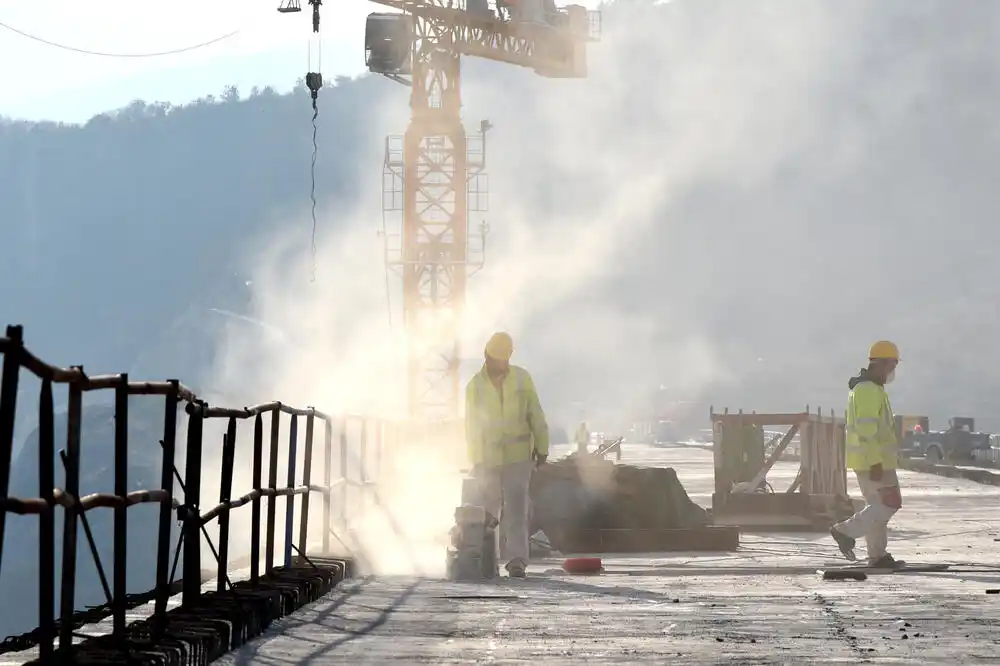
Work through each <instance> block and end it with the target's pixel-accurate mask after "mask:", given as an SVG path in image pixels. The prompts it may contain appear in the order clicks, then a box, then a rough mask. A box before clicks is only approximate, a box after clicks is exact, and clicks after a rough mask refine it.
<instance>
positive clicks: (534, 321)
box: [206, 0, 930, 575]
mask: <svg viewBox="0 0 1000 666" xmlns="http://www.w3.org/2000/svg"><path fill="white" fill-rule="evenodd" d="M888 4H893V5H894V6H897V5H898V6H899V7H902V5H901V4H899V3H888ZM878 6H881V3H880V5H878ZM874 7H876V5H875V4H865V3H859V2H842V3H833V2H798V3H787V2H770V1H765V0H761V1H758V2H753V3H741V2H721V1H713V0H702V1H699V2H686V1H675V2H671V3H667V4H653V3H644V2H622V3H617V4H615V5H613V6H611V7H609V8H606V11H605V15H604V24H605V25H604V36H603V41H602V43H600V44H596V45H593V46H592V47H591V49H590V76H589V78H588V79H586V80H584V81H556V80H546V79H538V78H535V77H533V75H532V74H531V73H529V72H523V71H514V70H512V69H510V68H504V67H501V66H496V65H493V64H482V63H470V64H467V66H466V69H465V76H464V81H463V85H464V92H463V98H464V103H465V108H464V117H465V120H466V125H467V127H469V128H470V131H471V128H474V127H475V126H476V125H477V121H478V120H479V119H480V118H489V119H490V120H491V122H492V123H493V124H494V126H495V128H496V129H494V130H492V131H491V133H490V135H489V138H488V141H489V148H488V151H489V152H488V160H489V164H488V171H489V173H490V174H491V184H490V189H491V209H492V210H491V211H490V213H489V215H488V217H487V218H486V219H488V221H489V223H490V225H491V230H492V231H491V234H490V236H489V243H488V247H487V257H486V265H485V267H484V269H483V270H482V272H480V273H479V274H477V275H476V276H475V277H474V278H473V279H472V280H471V282H470V286H469V296H468V306H467V312H466V319H465V322H464V329H463V335H462V339H463V346H464V349H465V350H466V352H465V353H464V357H465V363H464V364H463V380H465V379H467V378H468V377H469V376H470V375H471V373H472V372H474V371H475V370H476V369H477V367H478V364H479V357H480V354H481V352H480V350H481V349H482V344H483V342H484V340H485V339H486V338H487V336H488V335H489V334H490V333H491V332H492V331H494V330H497V329H503V330H507V331H509V332H511V333H512V335H513V337H514V340H515V347H516V352H515V357H514V362H515V363H518V364H520V365H523V366H525V367H527V368H528V369H529V370H530V371H531V372H532V373H533V375H534V376H535V379H536V383H537V384H538V386H539V388H540V391H541V398H542V401H543V404H544V405H545V407H546V409H547V411H548V413H549V419H550V422H551V423H552V424H554V425H555V424H561V425H564V426H566V427H569V428H572V425H573V424H574V423H575V421H576V420H577V419H578V418H580V417H581V416H585V417H586V418H587V419H588V420H589V421H590V422H591V423H592V425H601V424H602V423H603V424H606V426H607V427H608V428H609V429H610V428H624V427H626V426H627V423H628V420H629V419H630V418H632V416H633V415H635V414H636V411H635V410H637V409H639V408H640V407H641V406H642V405H643V401H644V400H645V399H646V394H647V393H648V392H649V389H650V388H652V387H655V386H658V385H664V384H665V385H667V387H668V388H669V390H670V391H671V392H672V395H673V396H674V399H678V400H684V399H698V398H704V397H705V394H706V392H707V391H708V390H709V389H711V390H712V391H713V395H714V396H722V398H723V399H728V400H734V401H737V403H738V404H733V405H731V406H733V407H746V408H748V409H757V410H758V411H767V410H768V409H769V408H772V409H775V411H777V410H779V409H782V410H783V411H784V410H787V409H788V408H791V409H795V408H798V407H801V406H802V405H803V404H804V403H806V402H810V401H812V404H814V405H815V404H817V403H819V404H839V400H841V399H842V393H843V385H844V383H845V381H846V377H847V373H849V372H851V371H853V370H854V369H855V368H856V366H857V364H858V361H859V359H860V358H861V356H862V354H861V353H860V352H858V351H857V350H860V349H862V348H864V347H865V346H867V344H868V342H869V341H870V339H871V338H873V337H894V336H896V337H898V336H901V335H902V334H903V332H904V329H903V328H901V325H900V321H899V319H898V317H897V318H894V317H893V316H892V314H891V313H892V310H891V309H890V310H889V312H887V311H885V310H883V311H879V313H878V315H876V316H873V317H872V318H871V319H870V321H868V322H867V326H866V327H861V328H857V327H851V326H849V325H848V323H849V320H850V317H851V316H852V315H853V314H854V313H856V312H857V308H858V307H866V306H867V307H873V306H874V305H877V304H880V303H884V300H885V299H884V294H883V293H882V292H881V291H880V290H878V289H876V290H874V291H873V290H872V289H870V288H865V287H864V285H865V284H868V281H869V280H870V279H871V278H872V277H873V276H877V277H884V276H886V275H887V274H888V271H889V269H888V267H885V266H883V265H881V264H880V263H879V259H880V257H882V256H884V252H885V250H884V249H880V243H884V242H885V239H886V238H890V237H891V234H889V232H887V231H885V230H884V229H875V228H870V227H869V226H868V224H867V223H862V222H861V221H860V220H862V219H865V218H868V217H871V216H873V215H875V216H877V215H879V214H883V213H885V212H886V210H887V208H886V204H885V201H884V200H883V199H884V197H885V193H884V192H879V191H868V192H866V191H864V189H863V187H862V186H863V184H864V182H863V181H864V177H863V176H864V174H865V173H866V170H867V169H868V166H869V165H868V163H869V162H870V161H871V160H873V159H874V158H873V157H872V156H871V154H870V152H869V146H870V145H871V142H873V141H875V140H876V139H877V138H879V136H881V137H882V139H883V140H884V141H886V142H888V141H889V140H890V139H891V138H892V137H891V136H890V134H891V132H890V129H891V128H892V127H893V124H894V123H895V122H896V121H897V120H898V119H900V118H906V117H908V116H907V114H909V113H910V112H911V111H912V102H913V100H914V99H915V98H917V97H919V95H921V94H923V93H924V92H926V86H927V80H928V77H929V76H930V75H926V76H925V75H923V74H921V73H920V72H917V71H911V70H906V71H907V72H909V74H911V76H900V77H899V78H898V79H896V78H893V77H891V76H888V77H887V76H886V72H878V71H876V69H875V67H876V65H873V64H872V63H873V62H876V61H873V60H872V58H874V57H875V56H876V55H877V54H878V53H879V51H878V48H881V46H880V45H882V44H883V41H884V40H882V36H884V34H888V33H889V32H891V31H892V27H891V26H892V22H893V21H894V20H896V19H897V18H898V17H897V16H895V14H893V12H889V11H885V12H882V14H881V15H880V16H881V18H880V20H879V21H875V22H869V19H871V14H872V12H873V11H874V9H873V8H874ZM902 11H903V10H901V9H900V10H899V12H902ZM914 12H917V10H914ZM918 19H919V17H918ZM872 54H875V55H872ZM894 71H897V72H901V71H902V70H901V69H898V70H894ZM889 73H890V74H891V73H892V72H891V71H890V72H889ZM386 85H387V86H388V85H391V84H389V83H386ZM890 91H892V92H894V93H895V95H893V94H891V93H890ZM855 93H856V95H857V100H856V101H845V99H851V95H852V94H855ZM876 93H877V95H876ZM396 95H397V97H396V98H395V101H396V105H397V107H398V108H395V107H394V108H393V109H386V110H385V111H384V113H383V114H382V115H381V117H380V118H379V119H378V121H377V122H373V124H372V126H371V127H365V128H359V131H362V132H366V133H369V134H370V136H371V143H372V145H373V146H378V145H380V142H381V137H382V135H383V134H385V133H401V132H402V131H403V129H404V128H405V120H406V117H405V111H406V104H405V97H404V96H403V95H402V94H401V93H396ZM880 99H881V100H885V99H891V100H893V103H892V104H882V105H879V103H878V100H880ZM859 105H861V107H865V105H868V107H867V108H869V109H870V108H873V107H874V108H877V111H874V112H873V111H870V110H869V111H867V112H864V111H862V112H858V111H857V109H858V107H859ZM866 113H867V114H868V115H866ZM872 113H875V114H877V116H878V117H877V119H875V120H873V119H872V118H871V114H872ZM879 132H882V134H878V133H879ZM876 135H878V136H876ZM886 145H892V144H886ZM894 163H897V162H894ZM359 169H364V170H366V171H370V172H371V173H372V182H373V191H372V192H368V193H362V194H361V195H359V199H358V200H360V201H378V191H377V190H375V189H374V187H377V184H378V172H379V169H380V154H379V152H378V151H376V150H374V149H373V151H372V153H371V155H370V156H368V159H365V160H361V161H360V162H359ZM859 173H860V174H862V175H861V176H859V175H858V174H859ZM867 173H868V175H872V176H873V174H874V172H871V171H870V170H868V172H867ZM900 174H901V177H902V176H905V172H903V171H901V172H900ZM913 178H914V183H915V184H925V181H924V180H923V179H922V178H923V175H922V174H919V177H918V176H913ZM859 179H860V180H859ZM879 182H881V183H883V184H884V183H885V182H886V181H885V180H884V179H881V180H879ZM886 191H888V190H886ZM342 205H343V204H342V202H327V205H325V206H323V207H322V210H323V211H324V212H323V215H322V220H321V229H323V230H324V231H323V233H322V235H321V237H320V246H319V248H318V253H317V258H316V264H317V280H316V282H315V283H310V282H308V279H307V275H308V265H309V263H310V261H311V258H310V256H309V252H308V250H307V249H306V250H304V249H303V243H301V242H300V241H301V240H302V239H301V238H298V237H296V239H294V242H290V241H287V239H288V235H287V234H282V235H280V236H279V235H277V234H276V237H275V238H268V239H262V242H261V243H260V245H259V246H258V247H257V248H255V249H254V251H253V252H251V256H252V257H253V260H254V261H253V265H254V266H255V269H254V275H253V292H254V302H255V310H254V316H255V317H257V318H259V320H260V322H261V324H262V326H264V325H266V326H268V327H277V328H279V329H280V330H281V331H282V332H283V336H284V337H285V338H286V340H285V341H284V342H282V343H276V342H275V340H274V336H273V335H272V336H268V335H265V334H263V333H262V330H260V329H261V328H262V327H253V326H250V327H247V326H245V325H236V323H235V322H234V323H233V324H232V325H227V326H226V327H225V332H224V333H223V335H221V336H220V339H219V340H218V352H219V355H218V361H217V363H216V365H215V367H214V368H213V371H212V373H211V377H210V382H209V383H210V384H211V386H212V387H213V390H214V391H215V393H216V394H217V401H218V402H220V403H223V404H234V403H246V404H250V403H254V402H260V401H263V400H269V399H274V398H280V399H281V400H283V401H286V402H288V403H289V404H294V405H296V406H304V405H307V404H308V405H315V406H316V407H317V408H320V409H322V410H324V411H328V412H331V413H339V412H340V411H349V412H359V413H369V414H381V415H386V416H389V417H390V418H392V417H398V416H399V415H400V414H401V413H402V411H403V406H404V402H403V401H404V393H405V377H406V374H405V366H404V362H405V358H404V349H405V344H404V343H405V338H404V333H403V331H402V330H401V326H400V321H401V318H400V314H399V298H400V288H399V284H398V281H397V280H395V279H390V280H389V284H388V301H387V284H386V276H385V273H384V266H383V255H382V240H381V239H380V238H378V237H377V236H376V233H375V231H376V229H377V228H378V227H379V224H378V216H379V212H378V210H377V209H376V210H371V209H370V208H368V207H365V206H361V207H360V208H358V209H355V210H349V211H348V210H343V209H342V208H341V206H342ZM903 208H905V207H900V208H899V209H898V210H896V211H895V212H894V213H893V215H901V214H902V213H901V212H900V211H902V210H903ZM478 222H479V219H478V216H471V219H470V223H471V225H472V226H473V227H475V225H476V224H478ZM293 223H294V224H300V223H302V220H301V219H299V220H294V221H287V224H293ZM894 224H897V223H896V222H894ZM838 225H839V226H838ZM897 227H898V224H897ZM330 230H334V231H330ZM279 237H280V238H285V239H286V241H284V243H283V242H280V241H278V240H277V238H279ZM860 266H863V267H865V268H864V269H861V268H859V267H860ZM863 270H867V271H869V272H868V273H867V274H866V273H864V272H863ZM835 285H836V286H835ZM856 292H857V295H855V293H856ZM390 312H391V313H392V321H393V325H392V326H390V317H389V313H390ZM908 335H909V337H908V338H904V342H903V343H902V344H903V346H904V349H905V348H906V345H907V342H905V340H910V343H909V344H911V347H916V346H918V345H917V344H915V341H914V340H913V334H912V333H908ZM817 343H823V344H826V343H829V345H828V346H827V347H826V348H825V349H824V350H823V352H822V353H817V352H816V351H815V350H814V349H813V348H812V347H813V346H814V345H815V344H817ZM901 379H902V376H901ZM792 380H794V381H792ZM900 383H901V384H902V383H903V382H900ZM823 400H827V402H826V403H822V401H823ZM213 401H214V400H213ZM244 427H246V426H244ZM283 428H287V425H285V426H283ZM283 432H284V433H287V429H284V430H283ZM302 432H303V425H302V424H301V423H300V424H299V433H300V436H301V433H302ZM283 436H284V435H283ZM352 443H353V445H352V448H351V452H352V460H353V462H352V463H351V464H352V465H353V466H355V468H356V466H357V465H358V464H359V463H358V462H357V456H358V451H359V449H358V446H357V440H356V439H354V440H353V441H352ZM450 444H451V445H452V446H453V448H460V444H458V443H456V442H454V441H451V442H450ZM284 446H285V445H284V444H283V453H282V457H283V456H284ZM440 449H441V447H440V446H439V444H437V443H424V442H417V441H415V440H413V439H411V440H410V442H409V446H406V447H396V448H394V449H393V450H389V449H388V448H387V449H386V450H385V451H384V455H383V458H382V462H381V472H380V473H379V479H378V480H379V493H380V497H379V498H378V501H377V502H376V500H375V499H374V498H373V497H371V496H370V495H368V496H366V497H367V499H365V500H363V502H364V503H365V511H366V513H365V515H366V516H367V519H366V520H364V521H362V522H360V523H354V527H355V530H356V534H355V535H354V536H353V537H351V535H338V536H340V537H341V538H343V539H344V540H345V541H352V540H353V544H352V547H355V548H357V547H359V546H360V548H362V549H363V550H364V551H365V552H367V553H368V554H370V557H371V558H372V562H371V564H372V567H373V568H374V569H375V570H376V571H379V572H382V573H408V572H414V571H416V572H419V573H424V574H429V575H438V574H440V573H441V571H442V569H443V562H444V556H443V546H444V541H443V539H444V535H445V532H446V530H447V528H448V526H449V525H450V524H451V521H452V512H453V509H454V507H455V505H456V504H457V501H458V496H459V485H460V473H459V471H458V469H459V468H460V467H461V463H458V462H456V460H454V459H451V458H449V457H448V456H446V455H441V454H440V453H439V452H440ZM300 451H301V446H300ZM366 464H368V463H366ZM371 464H372V465H374V464H375V463H374V462H372V463H371ZM241 474H242V475H244V478H242V479H238V480H237V483H236V487H245V486H248V485H249V469H248V465H242V464H241V465H240V467H239V469H238V475H241ZM319 474H321V472H319ZM206 478H212V475H211V474H207V473H206ZM281 478H283V476H282V477H281ZM359 496H360V494H359ZM316 497H318V496H316ZM317 502H318V500H314V503H313V506H315V505H316V503H317ZM353 502H354V504H353V505H352V506H355V507H357V510H358V511H361V510H362V507H360V506H359V505H360V503H362V500H361V499H358V498H355V499H354V500H353ZM278 514H279V521H280V517H281V516H282V515H283V507H282V506H281V505H280V504H279V510H278ZM234 517H235V516H234ZM311 522H312V521H311ZM235 528H236V526H235V525H234V529H235ZM321 536H322V535H321V531H320V530H319V528H318V527H317V528H316V529H314V530H313V533H311V534H310V540H311V541H315V540H317V539H320V538H321ZM279 552H280V551H279Z"/></svg>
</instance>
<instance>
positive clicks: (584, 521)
mask: <svg viewBox="0 0 1000 666" xmlns="http://www.w3.org/2000/svg"><path fill="white" fill-rule="evenodd" d="M531 499H532V531H533V532H534V531H535V530H539V529H540V530H542V531H543V532H544V533H545V534H546V535H548V536H549V538H550V539H551V540H552V545H553V546H554V547H555V548H557V549H561V548H560V543H559V541H561V539H560V535H565V534H567V533H571V532H579V531H581V530H670V529H690V528H699V527H705V526H707V525H710V524H711V517H710V515H709V513H708V512H707V511H706V510H705V509H703V508H701V507H700V506H698V505H697V504H695V503H694V502H692V501H691V499H690V498H689V497H688V495H687V492H685V490H684V487H683V486H682V485H681V483H680V481H679V480H678V479H677V473H676V472H675V471H674V470H673V469H672V468H669V467H637V466H633V465H621V464H618V465H616V464H614V463H612V462H610V461H606V460H604V459H603V458H598V457H595V456H590V455H583V456H581V455H576V454H574V455H572V456H570V457H568V458H564V459H561V460H557V461H554V462H551V463H549V464H547V465H543V466H542V467H541V468H539V469H538V470H537V471H536V473H535V475H534V477H533V478H532V482H531Z"/></svg>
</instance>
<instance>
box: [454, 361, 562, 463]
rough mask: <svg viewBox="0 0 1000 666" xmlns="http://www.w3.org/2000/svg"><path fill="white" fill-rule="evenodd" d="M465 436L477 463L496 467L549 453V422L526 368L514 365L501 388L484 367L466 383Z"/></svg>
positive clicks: (471, 456)
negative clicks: (537, 454) (546, 419)
mask: <svg viewBox="0 0 1000 666" xmlns="http://www.w3.org/2000/svg"><path fill="white" fill-rule="evenodd" d="M465 440H466V444H467V446H468V453H469V461H470V462H471V463H472V464H473V465H480V464H481V465H486V466H487V467H495V466H498V465H506V464H510V463H514V462H520V461H523V460H531V457H532V451H538V452H539V453H542V454H545V455H548V453H549V426H548V424H547V423H546V422H545V412H543V411H542V405H541V403H540V402H539V400H538V394H537V392H536V391H535V383H534V382H533V381H532V379H531V375H529V374H528V371H527V370H525V369H524V368H520V367H518V366H516V365H512V366H510V372H508V373H507V376H506V377H504V380H503V384H502V385H501V390H499V391H498V390H497V387H496V386H494V384H493V381H492V380H491V379H490V378H489V375H487V374H486V368H485V367H484V368H483V369H482V370H480V371H479V372H478V373H476V375H475V376H474V377H473V378H472V379H471V380H470V381H469V383H468V385H467V386H466V387H465Z"/></svg>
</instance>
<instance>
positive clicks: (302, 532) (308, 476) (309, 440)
mask: <svg viewBox="0 0 1000 666" xmlns="http://www.w3.org/2000/svg"><path fill="white" fill-rule="evenodd" d="M315 421H316V414H315V412H314V411H312V410H310V412H309V414H308V415H307V416H306V450H305V452H304V453H303V454H302V485H304V486H305V487H306V488H309V487H310V486H311V485H312V461H313V425H314V423H315ZM311 494H312V492H311V491H306V494H305V495H303V496H302V511H301V512H300V513H299V555H301V556H305V554H306V548H307V545H306V539H307V538H308V535H309V496H310V495H311Z"/></svg>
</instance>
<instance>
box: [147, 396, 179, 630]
mask: <svg viewBox="0 0 1000 666" xmlns="http://www.w3.org/2000/svg"><path fill="white" fill-rule="evenodd" d="M169 383H170V388H168V389H167V396H166V398H164V401H163V442H162V444H163V446H162V449H163V458H162V461H163V462H162V463H161V465H160V488H161V489H162V490H164V491H166V492H167V493H169V497H170V501H167V502H162V503H160V516H159V525H158V529H157V532H158V536H157V539H158V541H157V544H156V600H155V604H154V606H153V616H154V623H153V626H154V630H155V631H156V633H157V634H160V633H162V632H163V630H164V623H165V622H166V613H167V600H168V599H169V598H170V578H169V576H170V551H171V548H170V527H171V524H172V522H173V521H172V520H171V518H172V513H173V506H172V504H173V496H174V494H173V493H174V491H173V489H174V466H175V465H176V463H175V461H174V454H175V452H176V450H177V402H178V400H179V398H180V382H179V381H177V380H176V379H171V380H170V382H169Z"/></svg>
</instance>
